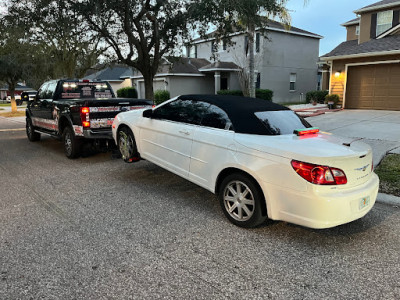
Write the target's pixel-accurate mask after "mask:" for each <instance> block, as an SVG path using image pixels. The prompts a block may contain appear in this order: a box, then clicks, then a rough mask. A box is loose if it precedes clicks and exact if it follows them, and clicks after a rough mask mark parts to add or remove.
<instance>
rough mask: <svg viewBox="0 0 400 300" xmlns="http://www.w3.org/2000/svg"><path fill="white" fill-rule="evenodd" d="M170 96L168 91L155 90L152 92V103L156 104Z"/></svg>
mask: <svg viewBox="0 0 400 300" xmlns="http://www.w3.org/2000/svg"><path fill="white" fill-rule="evenodd" d="M170 98H171V97H170V94H169V91H164V90H157V91H155V92H154V103H155V104H156V105H158V104H161V103H163V102H164V101H167V100H168V99H170Z"/></svg>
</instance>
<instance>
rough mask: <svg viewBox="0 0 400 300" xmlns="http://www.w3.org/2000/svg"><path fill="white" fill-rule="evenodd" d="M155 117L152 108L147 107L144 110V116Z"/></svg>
mask: <svg viewBox="0 0 400 300" xmlns="http://www.w3.org/2000/svg"><path fill="white" fill-rule="evenodd" d="M152 117H153V110H152V109H146V110H145V111H144V112H143V118H149V119H151V118H152Z"/></svg>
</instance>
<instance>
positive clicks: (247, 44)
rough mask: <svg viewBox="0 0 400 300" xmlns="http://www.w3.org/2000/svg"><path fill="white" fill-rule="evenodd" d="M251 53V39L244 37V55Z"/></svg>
mask: <svg viewBox="0 0 400 300" xmlns="http://www.w3.org/2000/svg"><path fill="white" fill-rule="evenodd" d="M247 52H249V37H248V36H247V35H245V37H244V53H246V54H247Z"/></svg>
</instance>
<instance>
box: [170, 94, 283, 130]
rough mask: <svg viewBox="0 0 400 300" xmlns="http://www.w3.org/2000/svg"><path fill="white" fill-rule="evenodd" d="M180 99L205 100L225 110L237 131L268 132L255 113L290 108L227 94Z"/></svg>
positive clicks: (192, 96) (266, 101)
mask: <svg viewBox="0 0 400 300" xmlns="http://www.w3.org/2000/svg"><path fill="white" fill-rule="evenodd" d="M178 99H182V100H193V101H204V102H207V103H210V104H214V105H216V106H218V107H220V108H221V109H222V110H224V111H225V112H226V113H227V114H228V116H229V119H230V120H231V122H232V125H233V128H234V130H235V132H237V133H250V134H262V135H264V134H268V131H267V129H266V127H265V126H264V125H263V124H262V123H261V121H260V120H259V119H258V118H257V116H256V115H255V114H254V113H256V112H260V111H278V110H290V109H289V108H287V107H286V106H282V105H279V104H276V103H273V102H271V101H268V100H263V99H258V98H247V97H240V96H225V95H183V96H179V97H178Z"/></svg>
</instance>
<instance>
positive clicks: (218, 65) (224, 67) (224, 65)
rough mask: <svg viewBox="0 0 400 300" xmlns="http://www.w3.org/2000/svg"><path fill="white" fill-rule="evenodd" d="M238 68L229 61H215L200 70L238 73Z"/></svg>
mask: <svg viewBox="0 0 400 300" xmlns="http://www.w3.org/2000/svg"><path fill="white" fill-rule="evenodd" d="M239 70H240V67H239V66H238V65H237V64H235V63H234V62H231V61H217V62H214V63H212V64H208V65H207V66H204V67H202V68H201V69H200V71H201V72H207V71H208V72H213V71H239Z"/></svg>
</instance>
